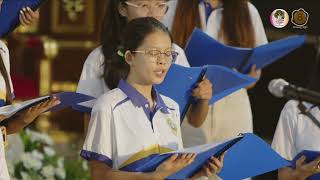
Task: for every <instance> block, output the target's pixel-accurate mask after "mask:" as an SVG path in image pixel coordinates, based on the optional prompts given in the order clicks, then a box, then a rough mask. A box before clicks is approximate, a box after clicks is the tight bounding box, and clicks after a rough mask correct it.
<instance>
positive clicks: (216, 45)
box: [185, 29, 305, 74]
mask: <svg viewBox="0 0 320 180" xmlns="http://www.w3.org/2000/svg"><path fill="white" fill-rule="evenodd" d="M304 42H305V36H291V37H288V38H285V39H281V40H277V41H274V42H270V43H268V44H265V45H262V46H259V47H256V48H238V47H232V46H227V45H224V44H222V43H220V42H218V41H217V40H215V39H214V38H212V37H210V36H209V35H207V34H206V33H204V32H203V31H201V30H200V29H195V30H194V31H193V33H192V35H191V37H190V39H189V41H188V43H187V46H186V49H185V53H186V56H187V58H188V61H189V63H190V65H191V66H196V67H197V66H203V65H207V64H210V65H221V66H226V67H229V68H232V69H233V68H235V69H237V70H238V71H239V72H242V73H245V74H247V73H249V72H250V68H251V66H252V65H254V64H255V65H256V66H257V68H258V69H262V68H264V67H266V66H268V65H270V64H272V63H274V62H275V61H277V60H279V59H280V58H282V57H284V56H285V55H287V54H289V53H290V52H292V51H293V50H295V49H297V48H299V47H301V46H302V45H303V44H304Z"/></svg>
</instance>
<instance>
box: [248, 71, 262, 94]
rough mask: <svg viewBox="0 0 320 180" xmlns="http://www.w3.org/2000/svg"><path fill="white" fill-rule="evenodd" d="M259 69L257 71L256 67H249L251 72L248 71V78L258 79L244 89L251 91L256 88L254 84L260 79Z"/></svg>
mask: <svg viewBox="0 0 320 180" xmlns="http://www.w3.org/2000/svg"><path fill="white" fill-rule="evenodd" d="M261 73H262V71H261V69H257V68H256V65H253V66H252V67H251V70H250V73H249V74H248V76H250V77H252V78H256V79H258V80H257V82H255V83H253V84H251V85H250V86H248V87H247V88H246V89H247V90H249V89H252V88H254V87H255V86H256V84H257V83H258V81H259V80H260V77H261Z"/></svg>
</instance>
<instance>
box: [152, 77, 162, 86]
mask: <svg viewBox="0 0 320 180" xmlns="http://www.w3.org/2000/svg"><path fill="white" fill-rule="evenodd" d="M163 81H164V79H159V78H154V79H153V80H152V84H156V85H158V84H161V83H162V82H163Z"/></svg>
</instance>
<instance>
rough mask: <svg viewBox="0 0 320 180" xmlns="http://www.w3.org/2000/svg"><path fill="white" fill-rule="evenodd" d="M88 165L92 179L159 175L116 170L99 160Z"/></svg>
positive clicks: (151, 179) (141, 179)
mask: <svg viewBox="0 0 320 180" xmlns="http://www.w3.org/2000/svg"><path fill="white" fill-rule="evenodd" d="M89 166H90V169H91V177H92V180H105V179H113V180H127V179H128V180H157V179H161V177H156V175H153V174H152V173H132V172H124V171H118V170H114V169H112V168H110V167H109V166H106V165H105V164H103V163H101V162H99V161H90V162H89Z"/></svg>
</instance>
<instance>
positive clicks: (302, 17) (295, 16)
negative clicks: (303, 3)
mask: <svg viewBox="0 0 320 180" xmlns="http://www.w3.org/2000/svg"><path fill="white" fill-rule="evenodd" d="M308 19H309V14H308V13H307V12H306V11H305V10H304V9H302V8H300V9H298V10H294V11H293V12H292V18H291V22H292V23H293V24H294V25H296V26H304V25H306V24H307V22H308Z"/></svg>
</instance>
